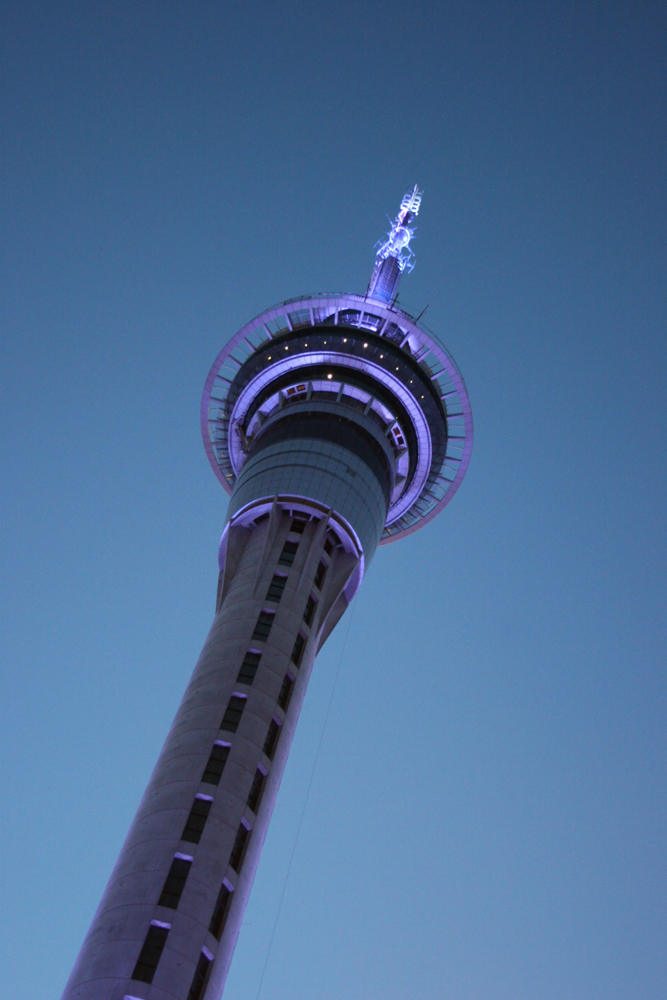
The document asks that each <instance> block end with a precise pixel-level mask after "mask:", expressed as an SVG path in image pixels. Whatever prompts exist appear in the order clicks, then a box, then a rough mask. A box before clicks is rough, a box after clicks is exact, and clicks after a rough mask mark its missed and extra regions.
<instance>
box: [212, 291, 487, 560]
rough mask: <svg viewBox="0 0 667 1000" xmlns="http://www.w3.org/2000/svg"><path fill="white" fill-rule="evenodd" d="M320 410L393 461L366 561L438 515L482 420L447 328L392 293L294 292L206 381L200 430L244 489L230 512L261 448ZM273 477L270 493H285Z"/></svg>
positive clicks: (232, 488) (226, 473)
mask: <svg viewBox="0 0 667 1000" xmlns="http://www.w3.org/2000/svg"><path fill="white" fill-rule="evenodd" d="M315 417H317V420H318V426H319V428H320V430H321V428H323V427H324V426H325V422H326V420H325V418H328V419H329V421H331V419H332V418H335V417H337V418H338V427H339V430H340V429H341V427H342V424H343V423H344V424H345V426H351V425H354V427H355V433H356V434H357V436H359V435H362V434H363V436H364V438H365V441H366V446H365V462H366V465H369V466H372V467H373V468H375V467H376V466H377V465H378V463H381V464H382V465H383V469H384V473H383V475H381V476H379V479H378V477H377V476H376V477H375V479H378V481H379V482H380V483H381V489H382V490H383V491H384V492H385V494H386V496H385V501H386V503H385V504H384V507H383V508H382V509H383V513H382V515H381V517H382V519H383V523H382V524H381V525H380V526H379V530H378V531H376V535H377V537H374V538H373V539H371V540H370V541H369V540H368V539H370V535H368V531H367V539H365V540H364V539H362V540H361V547H362V549H364V550H366V556H367V559H368V558H370V556H371V555H372V551H369V550H371V549H372V550H374V547H375V544H378V543H379V544H386V543H387V542H391V541H394V540H396V539H397V538H401V537H403V536H404V535H408V534H410V533H412V532H413V531H416V530H417V529H418V528H421V527H422V526H423V525H425V524H427V523H428V522H429V521H430V520H432V518H434V517H435V516H436V514H438V513H439V512H440V511H441V510H442V509H443V507H445V506H446V504H448V503H449V501H450V500H451V499H452V497H453V496H454V494H455V493H456V491H457V489H458V488H459V486H460V484H461V481H462V479H463V476H464V475H465V472H466V469H467V467H468V463H469V460H470V454H471V450H472V440H473V426H472V414H471V409H470V402H469V399H468V394H467V391H466V387H465V383H464V381H463V377H462V376H461V373H460V372H459V370H458V368H457V366H456V364H455V362H454V360H453V359H452V357H451V355H450V354H449V353H448V352H447V350H446V349H445V348H444V346H443V345H442V344H441V343H440V342H439V341H438V339H437V338H436V336H435V335H434V334H433V333H431V332H430V331H428V330H427V329H426V328H425V327H424V326H423V324H421V323H419V322H418V321H417V320H415V319H414V318H412V317H411V316H409V315H408V314H407V313H405V312H403V311H402V310H400V309H398V308H396V306H395V305H394V304H393V303H391V302H387V301H382V300H380V299H377V298H370V297H368V296H362V295H350V294H348V295H342V294H341V295H335V294H334V295H326V294H318V295H311V296H304V297H303V298H296V299H289V300H288V301H286V302H283V303H281V304H280V305H277V306H274V307H273V308H271V309H267V310H266V311H265V312H263V313H261V314H260V315H259V316H257V317H256V318H255V319H253V320H252V321H251V322H250V323H248V324H246V326H244V327H243V328H242V329H241V330H240V331H239V332H238V333H237V334H236V335H235V336H234V337H233V338H232V339H231V340H230V341H229V343H228V344H227V345H226V346H225V347H224V348H223V350H222V351H221V352H220V354H219V355H218V357H217V358H216V360H215V362H214V364H213V366H212V368H211V371H210V373H209V375H208V378H207V380H206V385H205V389H204V395H203V399H202V407H201V428H202V436H203V440H204V447H205V448H206V453H207V455H208V458H209V461H210V463H211V466H212V468H213V471H214V472H215V474H216V476H217V477H218V479H219V480H220V482H221V483H222V485H223V487H224V488H225V490H226V491H227V492H228V493H230V494H232V493H233V494H234V499H233V500H232V504H231V505H230V516H233V515H234V514H235V513H237V512H238V510H239V509H241V508H242V507H243V505H244V502H247V500H248V496H249V494H248V492H247V489H245V494H244V496H242V497H241V498H240V499H239V498H238V493H239V490H241V489H242V482H243V477H244V476H246V478H249V477H250V473H249V471H248V468H247V463H248V462H249V461H251V460H252V456H254V455H255V454H256V453H257V452H258V451H259V449H260V448H262V447H264V448H265V447H266V446H267V441H268V442H270V441H271V440H278V438H281V439H284V438H285V436H286V428H287V427H288V426H289V427H291V429H292V430H291V431H289V432H287V433H288V436H289V435H293V434H296V435H297V436H298V435H299V434H301V435H303V434H304V433H306V432H305V430H304V428H305V427H306V425H307V424H308V423H309V422H311V423H312V421H313V419H314V418H315ZM278 424H280V425H281V428H282V429H281V430H279V428H278ZM329 426H331V424H329ZM313 433H319V432H318V431H313ZM345 433H347V431H346V432H345ZM350 433H351V432H350ZM328 436H330V435H328ZM348 437H349V434H348ZM342 443H344V442H342ZM347 447H349V448H352V449H353V445H352V444H348V445H347ZM353 450H354V449H353ZM371 454H373V455H374V457H373V458H371ZM244 467H246V471H245V472H244ZM349 471H350V474H351V475H356V473H357V472H358V469H357V470H356V471H355V470H353V469H351V468H350V469H349ZM252 477H253V479H254V487H255V490H257V489H259V491H260V493H261V492H262V485H261V480H262V477H261V475H260V474H259V472H257V473H255V471H254V470H253V472H252ZM371 478H372V477H371ZM375 479H374V480H373V481H374V482H375ZM264 485H265V488H264V494H265V497H266V498H267V499H273V496H274V494H277V493H278V492H280V490H279V489H273V485H274V484H272V488H271V489H270V490H269V489H267V488H266V484H264ZM359 488H361V487H359ZM365 488H366V489H369V488H370V484H366V487H365ZM298 492H299V493H300V492H301V490H299V491H298ZM311 492H312V491H311ZM315 492H317V490H315ZM303 495H304V496H307V495H309V494H308V491H306V493H305V494H303ZM311 498H312V499H313V500H318V499H320V498H318V497H317V496H314V495H313V496H312V497H311ZM381 506H382V505H381ZM378 510H379V507H378ZM374 516H375V518H376V520H377V516H379V515H374ZM348 520H349V518H348ZM352 520H354V518H352ZM353 527H354V525H353ZM369 530H370V529H369Z"/></svg>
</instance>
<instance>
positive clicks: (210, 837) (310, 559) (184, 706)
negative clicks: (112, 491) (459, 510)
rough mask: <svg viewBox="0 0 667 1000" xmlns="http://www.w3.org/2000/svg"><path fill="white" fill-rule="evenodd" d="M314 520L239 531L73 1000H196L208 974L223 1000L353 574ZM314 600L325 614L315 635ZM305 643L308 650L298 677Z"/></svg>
mask: <svg viewBox="0 0 667 1000" xmlns="http://www.w3.org/2000/svg"><path fill="white" fill-rule="evenodd" d="M318 518H319V519H315V518H313V519H311V520H310V521H308V523H307V524H306V527H305V530H304V531H303V533H302V534H299V533H295V532H293V531H292V522H293V518H292V515H291V513H290V512H287V511H283V510H282V508H281V507H280V506H278V505H277V504H274V508H273V511H272V513H271V515H270V517H269V518H265V519H264V520H263V521H261V523H258V524H254V525H251V526H250V527H247V528H246V527H235V526H233V525H232V526H231V528H230V529H229V536H228V543H227V551H226V557H225V564H224V567H223V571H222V573H221V583H220V587H219V595H218V610H217V613H216V616H215V619H214V622H213V626H212V628H211V631H210V633H209V635H208V638H207V640H206V643H205V644H204V648H203V650H202V653H201V656H200V658H199V661H198V663H197V665H196V667H195V670H194V673H193V676H192V679H191V681H190V683H189V685H188V688H187V690H186V692H185V695H184V697H183V700H182V702H181V705H180V707H179V709H178V712H177V714H176V718H175V720H174V723H173V725H172V727H171V730H170V732H169V735H168V736H167V739H166V742H165V744H164V747H163V750H162V752H161V754H160V757H159V760H158V762H157V765H156V767H155V770H154V772H153V775H152V777H151V779H150V782H149V784H148V788H147V790H146V793H145V795H144V797H143V799H142V801H141V804H140V806H139V809H138V812H137V815H136V817H135V820H134V822H133V824H132V827H131V829H130V832H129V834H128V837H127V840H126V841H125V844H124V846H123V849H122V851H121V854H120V857H119V859H118V862H117V864H116V866H115V868H114V870H113V873H112V875H111V878H110V880H109V883H108V886H107V888H106V891H105V893H104V896H103V898H102V901H101V903H100V906H99V908H98V910H97V913H96V914H95V917H94V920H93V923H92V926H91V928H90V931H89V933H88V935H87V937H86V939H85V941H84V944H83V947H82V949H81V952H80V954H79V957H78V960H77V962H76V965H75V967H74V969H73V971H72V974H71V976H70V979H69V981H68V983H67V986H66V988H65V992H64V994H63V1000H123V998H125V997H131V998H133V997H136V998H140V1000H188V996H189V994H190V991H191V989H192V985H193V980H195V977H196V973H197V969H198V964H199V972H200V974H205V976H206V982H205V986H204V988H203V989H202V990H201V992H200V997H201V998H203V997H204V996H205V998H206V1000H217V998H219V997H220V996H221V994H222V989H223V986H224V982H225V978H226V975H227V970H228V968H229V964H230V961H231V957H232V952H233V949H234V944H235V942H236V938H237V935H238V932H239V929H240V926H241V922H242V920H243V913H244V910H245V905H246V901H247V899H248V894H249V892H250V888H251V885H252V881H253V877H254V874H255V870H256V868H257V864H258V861H259V856H260V852H261V848H262V844H263V841H264V837H265V836H266V831H267V827H268V823H269V819H270V817H271V813H272V810H273V806H274V803H275V799H276V795H277V792H278V787H279V785H280V779H281V776H282V773H283V769H284V766H285V762H286V760H287V754H288V751H289V747H290V743H291V740H292V736H293V733H294V728H295V725H296V721H297V718H298V716H299V712H300V709H301V705H302V703H303V699H304V695H305V692H306V685H307V683H308V677H309V675H310V671H311V669H312V666H313V662H314V659H315V654H316V652H317V648H318V646H319V645H321V642H322V641H323V640H324V638H325V637H326V635H328V633H329V632H330V631H331V628H332V627H333V625H334V624H335V620H337V619H338V618H339V617H340V614H342V611H343V610H344V607H345V599H344V597H343V596H342V591H343V589H344V587H345V585H346V584H347V582H348V580H349V579H350V574H351V573H352V571H353V570H354V568H355V566H356V563H357V559H356V558H355V557H353V556H351V555H350V554H349V553H346V552H344V551H343V549H342V548H341V547H337V546H335V545H334V547H333V548H332V547H331V534H330V532H329V530H328V526H327V521H326V518H323V517H322V515H321V513H319V514H318ZM286 541H292V542H298V549H297V552H296V555H295V558H294V562H293V564H292V566H290V567H288V566H284V565H279V559H280V557H281V553H282V552H283V547H284V545H285V542H286ZM325 545H326V548H327V549H331V551H330V553H327V552H326V551H325ZM321 563H322V564H324V565H325V566H326V573H325V576H324V580H323V581H322V583H321V588H320V587H317V586H316V584H315V579H316V576H317V574H318V568H319V567H320V564H321ZM276 573H279V574H283V575H285V576H286V583H285V588H284V591H283V593H282V595H281V596H280V599H279V601H278V603H273V602H271V601H270V600H268V599H267V592H268V589H269V586H270V584H271V581H272V579H273V577H274V574H276ZM320 573H321V571H320ZM310 597H312V598H314V599H315V600H316V602H317V603H316V605H315V609H314V612H313V617H312V621H311V623H310V625H307V624H306V623H305V621H304V612H305V610H306V605H307V602H308V599H309V598H310ZM263 611H269V612H273V611H275V618H274V619H273V622H272V625H271V628H270V631H269V634H268V636H267V637H266V639H265V641H264V640H262V639H257V638H253V632H254V630H255V628H256V625H257V622H258V620H259V617H260V614H261V613H262V612H263ZM299 635H301V636H302V637H303V639H304V645H303V648H302V652H301V655H300V657H299V664H298V665H297V664H296V663H295V662H294V660H293V651H294V648H295V642H296V640H297V636H299ZM249 650H251V651H254V652H255V653H257V652H258V653H260V654H261V656H260V659H259V664H258V666H257V672H256V674H255V676H254V679H253V680H252V683H251V684H244V683H240V682H239V681H238V680H237V678H238V675H239V670H240V668H241V665H242V663H243V660H244V657H245V655H246V653H247V652H248V651H249ZM287 674H289V675H290V677H292V678H293V680H294V685H293V688H292V691H291V696H290V699H289V703H288V705H287V708H286V711H285V710H283V709H282V708H281V707H280V705H279V698H280V694H281V690H283V683H284V680H285V677H286V675H287ZM232 696H236V697H241V698H242V699H243V700H244V702H245V704H244V707H243V711H242V714H241V716H240V721H239V723H238V728H237V730H236V731H235V732H231V731H229V730H228V729H222V728H221V723H222V720H223V717H224V715H225V712H226V710H227V708H228V706H229V702H230V698H232ZM237 704H238V703H237ZM272 726H273V729H274V731H275V729H276V727H277V742H276V745H275V751H274V753H273V755H272V759H271V757H270V756H267V754H266V753H265V752H264V748H265V744H266V740H267V735H268V733H269V730H270V728H271V727H272ZM216 742H217V743H218V745H221V744H226V745H228V746H229V751H228V757H227V760H226V762H225V763H224V767H223V771H222V775H221V776H220V779H219V783H218V784H217V785H216V784H214V783H211V782H210V781H203V780H202V778H203V775H204V772H205V770H206V768H207V763H208V761H209V758H210V755H211V753H212V750H213V747H214V745H215V744H216ZM258 769H260V770H261V771H263V772H264V773H265V774H266V780H265V785H264V789H263V794H262V797H261V801H260V804H259V806H256V810H257V811H256V812H255V811H253V809H252V808H251V806H250V805H248V796H249V794H250V792H251V788H252V786H253V781H254V780H255V776H256V774H257V771H258ZM197 796H202V797H203V798H201V799H200V802H201V803H210V806H206V805H204V807H203V808H204V809H206V808H209V810H210V811H209V813H208V816H207V817H206V819H205V823H204V827H203V830H202V832H201V838H200V840H199V843H193V842H192V841H190V840H187V839H182V836H183V833H184V828H185V826H186V823H187V821H188V817H189V816H190V813H191V809H192V807H193V803H194V802H195V798H196V797H197ZM241 826H244V827H245V828H246V830H247V831H248V833H247V835H245V839H246V849H245V852H244V855H243V858H242V861H241V863H240V864H239V863H238V862H237V868H238V869H239V870H238V871H237V870H235V868H234V867H233V864H231V863H230V859H231V858H232V852H233V851H234V848H235V845H236V846H237V848H238V845H239V843H240V840H238V839H237V838H239V828H240V827H241ZM243 836H244V835H243V834H242V835H241V839H243ZM177 855H178V856H180V860H181V862H184V864H181V865H180V871H181V875H182V873H183V872H184V871H185V873H186V878H185V882H184V884H183V883H182V881H181V883H180V884H181V885H183V888H182V894H181V896H180V899H178V901H177V905H176V908H173V906H167V905H159V902H158V901H159V900H160V897H161V895H162V893H163V889H164V887H165V882H166V880H167V876H168V874H169V872H170V869H171V866H172V863H173V861H174V858H175V856H177ZM190 858H191V859H192V861H191V863H189V862H188V859H190ZM223 885H224V886H225V887H226V890H225V892H223V894H222V895H223V896H225V895H226V893H227V892H229V893H230V895H229V905H228V908H227V913H226V916H225V918H224V921H223V922H224V927H223V929H222V931H221V933H220V935H219V940H218V938H217V936H216V935H215V934H213V933H211V929H210V928H211V920H212V917H213V914H214V911H215V910H216V903H217V902H218V900H219V898H220V893H221V888H222V887H223ZM177 892H178V889H177V890H176V893H177ZM164 901H165V900H164V897H163V904H164ZM151 925H153V926H154V927H156V928H157V931H156V932H154V933H155V934H156V936H157V937H158V938H160V937H161V938H162V939H164V937H165V931H166V932H167V933H166V941H165V942H164V947H163V950H162V953H161V955H160V957H159V961H158V962H157V966H156V968H155V971H154V975H153V977H152V982H150V983H149V982H146V981H142V980H141V979H140V978H139V979H134V978H133V974H134V972H135V967H136V964H137V961H138V959H139V957H140V954H141V952H142V948H143V947H144V944H145V942H146V937H147V934H148V933H149V929H150V927H151ZM202 956H203V957H202ZM149 964H150V963H149Z"/></svg>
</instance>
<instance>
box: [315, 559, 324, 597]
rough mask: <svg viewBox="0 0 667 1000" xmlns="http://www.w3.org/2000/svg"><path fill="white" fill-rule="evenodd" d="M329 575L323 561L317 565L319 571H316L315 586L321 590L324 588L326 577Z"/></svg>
mask: <svg viewBox="0 0 667 1000" xmlns="http://www.w3.org/2000/svg"><path fill="white" fill-rule="evenodd" d="M326 575H327V568H326V566H325V565H324V563H323V562H321V563H320V564H319V566H318V567H317V572H316V573H315V586H316V587H318V588H319V589H320V590H321V589H322V584H323V583H324V577H325V576H326Z"/></svg>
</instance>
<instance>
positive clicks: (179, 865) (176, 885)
mask: <svg viewBox="0 0 667 1000" xmlns="http://www.w3.org/2000/svg"><path fill="white" fill-rule="evenodd" d="M191 864H192V858H185V857H183V856H182V855H179V854H177V855H176V857H175V858H174V860H173V861H172V863H171V868H170V869H169V874H168V875H167V879H166V881H165V883H164V889H163V890H162V895H161V896H160V898H159V899H158V901H157V905H158V906H168V907H169V908H170V909H171V910H175V909H176V907H177V906H178V904H179V901H180V898H181V893H182V892H183V889H184V888H185V880H186V878H187V877H188V874H189V872H190V865H191Z"/></svg>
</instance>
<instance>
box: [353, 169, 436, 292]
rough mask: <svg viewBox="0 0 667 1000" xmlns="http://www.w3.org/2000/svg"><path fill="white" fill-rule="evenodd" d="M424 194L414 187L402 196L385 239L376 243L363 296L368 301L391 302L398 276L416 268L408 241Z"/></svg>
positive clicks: (412, 233) (412, 234) (411, 235)
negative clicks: (373, 264) (366, 288)
mask: <svg viewBox="0 0 667 1000" xmlns="http://www.w3.org/2000/svg"><path fill="white" fill-rule="evenodd" d="M423 193H424V192H423V191H420V190H419V188H418V187H417V185H416V184H415V186H414V188H412V190H409V191H406V192H405V194H404V195H403V199H402V201H401V207H400V209H399V211H398V215H397V216H396V218H395V219H394V222H393V224H392V227H391V229H390V231H389V232H388V234H387V239H386V240H384V241H382V240H379V241H378V242H377V243H376V248H377V249H376V255H375V256H376V259H375V267H374V269H373V274H372V276H371V280H370V282H369V285H368V291H367V292H366V294H367V295H368V297H369V298H374V299H380V300H381V301H382V302H391V301H392V299H393V298H394V296H395V293H396V289H397V286H398V282H399V279H400V277H401V274H402V273H403V271H405V270H406V268H407V270H408V271H411V270H412V268H413V267H414V266H415V265H414V254H413V252H412V250H411V249H410V240H411V239H412V237H413V236H414V232H415V231H414V229H413V228H411V226H410V223H411V222H412V221H413V220H414V219H415V218H416V216H417V214H418V213H419V207H420V205H421V201H422V195H423Z"/></svg>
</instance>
